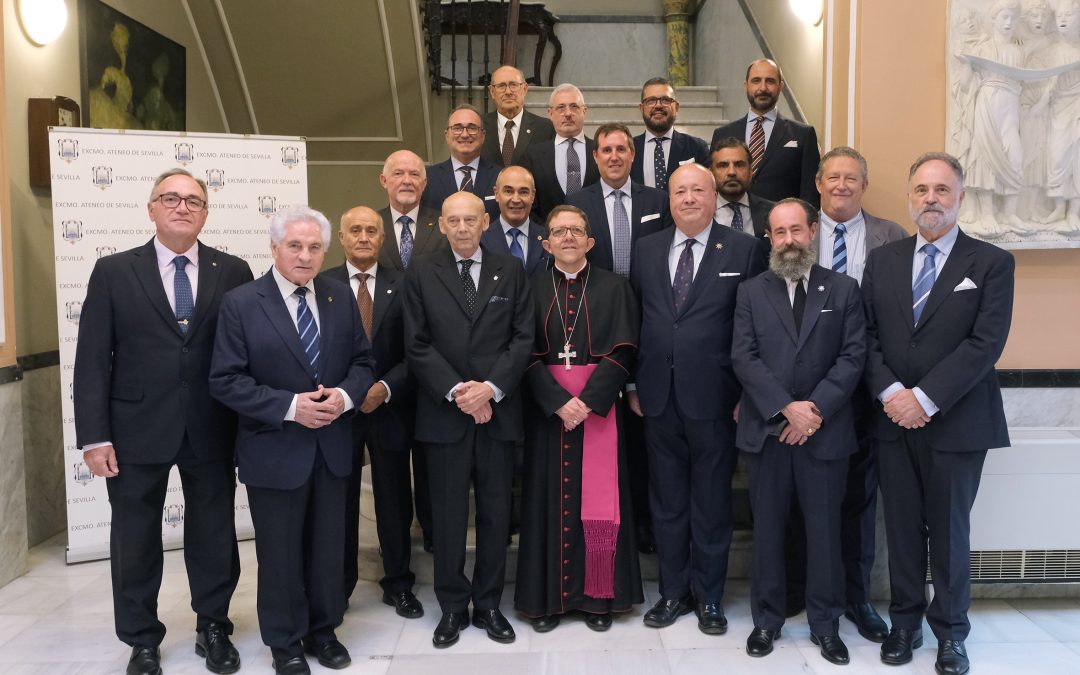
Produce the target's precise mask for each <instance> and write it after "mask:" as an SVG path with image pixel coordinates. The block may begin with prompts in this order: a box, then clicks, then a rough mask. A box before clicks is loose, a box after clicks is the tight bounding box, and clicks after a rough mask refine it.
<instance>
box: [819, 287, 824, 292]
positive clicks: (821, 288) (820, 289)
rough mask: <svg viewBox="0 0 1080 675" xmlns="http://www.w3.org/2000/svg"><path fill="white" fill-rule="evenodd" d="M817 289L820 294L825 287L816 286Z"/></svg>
mask: <svg viewBox="0 0 1080 675" xmlns="http://www.w3.org/2000/svg"><path fill="white" fill-rule="evenodd" d="M817 289H818V292H821V291H824V290H825V287H824V286H818V287H817Z"/></svg>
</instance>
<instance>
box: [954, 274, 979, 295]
mask: <svg viewBox="0 0 1080 675" xmlns="http://www.w3.org/2000/svg"><path fill="white" fill-rule="evenodd" d="M975 288H978V286H976V285H975V282H974V281H972V280H971V279H968V278H967V277H964V280H963V281H961V282H960V283H958V284H956V288H954V289H953V293H955V292H956V291H970V290H972V289H975Z"/></svg>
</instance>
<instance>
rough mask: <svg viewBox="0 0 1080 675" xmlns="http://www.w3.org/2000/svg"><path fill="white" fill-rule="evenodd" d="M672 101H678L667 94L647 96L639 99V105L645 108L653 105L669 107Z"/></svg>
mask: <svg viewBox="0 0 1080 675" xmlns="http://www.w3.org/2000/svg"><path fill="white" fill-rule="evenodd" d="M672 103H678V101H676V100H675V99H673V98H671V97H669V96H650V97H649V98H643V99H641V105H643V106H645V107H646V108H652V107H653V106H661V107H664V108H670V107H671V104H672Z"/></svg>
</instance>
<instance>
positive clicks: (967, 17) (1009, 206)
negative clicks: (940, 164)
mask: <svg viewBox="0 0 1080 675" xmlns="http://www.w3.org/2000/svg"><path fill="white" fill-rule="evenodd" d="M949 53H950V59H949V127H948V134H947V138H946V150H948V151H949V152H951V153H953V154H954V155H956V156H957V157H958V158H959V159H960V161H961V163H962V164H963V166H964V169H965V171H966V174H967V181H966V183H967V184H966V188H967V192H968V197H967V199H966V200H965V203H964V209H963V210H962V211H961V214H960V221H961V223H962V224H963V225H964V227H965V231H967V232H969V233H970V234H972V235H974V236H977V237H980V238H983V239H988V240H991V241H994V242H996V243H999V244H1001V245H1002V246H1006V247H1010V248H1059V247H1080V0H1059V1H1058V3H1057V4H1056V5H1053V4H1051V2H1050V1H1049V0H1026V1H1025V2H1024V3H1023V4H1021V2H1020V0H997V1H996V2H993V3H992V4H989V5H988V4H987V3H986V2H979V1H978V0H967V1H966V2H965V1H962V0H955V1H954V2H953V3H952V7H951V21H950V30H949Z"/></svg>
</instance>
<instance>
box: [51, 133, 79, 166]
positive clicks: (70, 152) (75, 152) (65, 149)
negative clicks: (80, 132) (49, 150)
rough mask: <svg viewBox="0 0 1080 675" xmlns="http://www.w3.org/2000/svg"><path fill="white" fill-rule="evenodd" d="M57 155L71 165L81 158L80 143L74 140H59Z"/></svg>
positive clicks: (57, 142)
mask: <svg viewBox="0 0 1080 675" xmlns="http://www.w3.org/2000/svg"><path fill="white" fill-rule="evenodd" d="M56 154H57V155H59V156H60V159H62V160H64V161H65V162H67V163H68V164H70V163H71V162H72V161H73V160H76V159H78V158H79V142H78V141H77V140H75V139H74V138H59V139H57V140H56Z"/></svg>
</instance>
